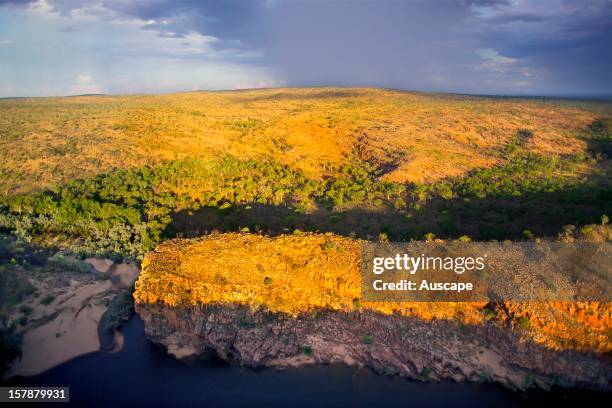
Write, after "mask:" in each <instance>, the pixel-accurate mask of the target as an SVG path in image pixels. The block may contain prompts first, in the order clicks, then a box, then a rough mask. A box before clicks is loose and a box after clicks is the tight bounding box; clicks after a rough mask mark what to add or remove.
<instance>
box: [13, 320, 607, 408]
mask: <svg viewBox="0 0 612 408" xmlns="http://www.w3.org/2000/svg"><path fill="white" fill-rule="evenodd" d="M122 331H123V334H124V336H125V344H124V348H123V350H122V351H120V352H117V353H105V352H99V353H93V354H90V355H87V356H83V357H79V358H77V359H75V360H72V361H70V362H68V363H65V364H62V365H61V366H58V367H56V368H54V369H52V370H50V371H48V372H46V373H43V374H41V375H38V376H36V377H31V378H20V379H13V380H11V381H10V384H14V385H22V386H26V385H27V386H35V385H45V386H70V399H71V402H73V403H79V405H84V406H89V407H91V406H117V405H130V406H135V405H138V406H140V405H146V406H149V407H151V406H184V405H193V406H213V407H242V406H245V407H246V406H248V407H257V406H264V405H265V406H267V407H273V406H292V407H309V406H317V407H318V406H331V407H346V406H355V407H360V406H361V407H392V406H404V407H439V406H445V407H446V406H456V407H478V406H487V407H489V406H495V407H515V406H525V405H531V406H538V407H541V406H547V405H553V406H556V407H558V406H561V405H567V406H576V404H578V403H580V404H589V405H588V406H589V407H592V406H596V405H601V406H603V403H604V402H605V398H606V397H609V395H601V394H594V393H585V392H575V391H574V392H571V393H562V392H560V391H556V392H554V393H542V392H540V393H535V394H533V395H530V396H529V397H525V396H521V395H519V394H516V393H513V392H511V391H509V390H506V389H504V388H503V387H501V386H498V385H492V384H467V383H461V384H458V383H453V382H442V383H420V382H415V381H408V380H405V379H402V378H397V377H384V376H381V375H377V374H374V373H372V372H371V371H370V370H359V371H356V370H354V369H351V368H348V367H345V366H342V365H339V366H314V367H305V368H299V369H290V370H286V371H282V372H278V371H275V370H268V369H263V370H251V369H247V368H242V367H239V366H237V365H234V364H226V363H224V362H221V361H219V360H218V359H215V358H210V359H207V360H197V361H191V362H182V361H178V360H176V359H174V358H172V357H170V356H168V355H167V354H166V352H165V350H164V349H163V348H161V347H159V346H157V345H154V344H152V343H150V342H149V341H147V339H146V338H145V336H144V331H143V324H142V321H141V320H140V319H139V318H138V317H133V318H131V319H130V320H129V321H128V322H127V324H126V325H125V326H124V328H123V330H122ZM585 406H586V405H585Z"/></svg>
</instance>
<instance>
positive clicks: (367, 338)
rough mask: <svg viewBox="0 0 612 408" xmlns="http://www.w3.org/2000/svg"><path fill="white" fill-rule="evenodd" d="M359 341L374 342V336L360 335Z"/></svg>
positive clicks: (364, 342)
mask: <svg viewBox="0 0 612 408" xmlns="http://www.w3.org/2000/svg"><path fill="white" fill-rule="evenodd" d="M361 341H362V342H363V344H372V343H373V342H374V338H373V337H372V335H371V334H364V335H363V336H361Z"/></svg>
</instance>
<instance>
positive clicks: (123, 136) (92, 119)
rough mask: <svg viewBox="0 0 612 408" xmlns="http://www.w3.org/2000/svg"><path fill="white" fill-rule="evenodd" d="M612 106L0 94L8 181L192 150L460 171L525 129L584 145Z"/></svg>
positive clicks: (412, 176) (431, 98) (315, 164)
mask: <svg viewBox="0 0 612 408" xmlns="http://www.w3.org/2000/svg"><path fill="white" fill-rule="evenodd" d="M610 111H611V108H610V105H609V104H606V103H586V102H575V101H574V102H570V101H554V100H551V101H542V100H522V99H496V98H477V97H467V96H453V95H430V94H418V93H408V92H398V91H391V90H380V89H336V88H313V89H271V90H260V91H241V92H215V93H210V92H208V93H205V92H201V93H200V92H198V93H186V94H173V95H155V96H144V95H142V96H87V97H71V98H41V99H14V100H2V101H0V134H1V135H2V139H1V141H0V152H1V153H2V157H3V158H4V160H3V161H2V163H0V175H1V177H0V191H2V192H4V193H5V194H13V193H19V192H28V191H31V190H40V189H44V188H48V187H51V186H53V185H55V184H57V183H65V182H67V181H69V180H71V179H74V178H85V177H91V176H95V175H98V174H105V173H109V172H111V171H113V170H114V169H120V168H133V167H140V166H143V165H146V164H155V163H160V162H162V161H164V160H177V159H178V160H180V159H185V158H189V157H197V158H199V159H216V158H218V157H220V156H221V157H223V156H226V155H231V156H234V157H237V158H241V159H256V160H264V161H265V160H269V159H273V160H274V161H277V162H279V163H280V164H283V165H287V166H290V167H292V168H294V169H296V170H301V171H303V172H304V173H305V174H306V175H307V176H308V177H311V178H321V177H324V176H326V175H333V174H334V169H335V168H338V167H339V166H341V165H343V164H345V165H346V164H349V165H351V164H354V163H355V161H356V160H360V161H367V162H370V163H372V164H374V165H375V166H376V167H378V168H381V169H384V171H385V173H386V174H385V175H384V178H385V179H387V180H389V181H397V182H418V183H422V182H430V181H434V180H439V179H441V178H444V177H447V176H459V175H463V174H465V173H467V172H468V171H470V170H471V169H474V168H479V167H490V166H492V165H494V164H496V163H498V162H500V161H501V160H503V155H502V154H501V153H502V151H503V147H504V146H505V145H506V144H507V143H508V142H509V141H511V139H512V138H513V137H514V135H515V134H516V133H517V131H518V130H520V129H527V130H529V131H530V132H531V133H532V134H533V138H532V140H530V141H529V148H530V149H531V150H532V151H534V152H538V153H542V154H547V155H560V154H572V153H579V152H583V151H584V150H585V149H586V147H587V146H586V143H585V141H583V140H581V139H580V138H579V137H578V136H580V135H581V134H582V133H584V132H585V129H587V126H588V125H589V124H590V123H592V122H593V121H594V120H595V119H597V118H599V117H602V116H603V117H606V118H609V116H610Z"/></svg>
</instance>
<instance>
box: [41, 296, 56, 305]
mask: <svg viewBox="0 0 612 408" xmlns="http://www.w3.org/2000/svg"><path fill="white" fill-rule="evenodd" d="M53 300H55V296H53V295H47V296H45V297H44V298H42V300H41V301H40V303H41V304H43V305H45V306H47V305H49V304H51V302H53Z"/></svg>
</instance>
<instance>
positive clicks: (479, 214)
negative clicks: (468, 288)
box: [163, 180, 612, 240]
mask: <svg viewBox="0 0 612 408" xmlns="http://www.w3.org/2000/svg"><path fill="white" fill-rule="evenodd" d="M603 214H612V190H611V189H610V188H609V186H608V185H607V183H606V182H605V180H600V182H597V183H595V184H591V185H589V186H588V187H586V186H583V185H579V186H575V187H572V188H568V189H564V190H561V191H556V192H550V193H529V194H523V195H521V196H509V195H497V196H495V197H485V198H481V199H478V198H462V197H459V198H453V199H449V200H445V199H442V198H434V199H430V200H429V201H428V202H426V203H425V204H423V205H422V206H420V208H417V209H402V210H394V209H389V208H386V209H376V208H369V209H368V208H353V209H347V210H345V211H341V212H338V211H332V210H329V209H327V208H325V207H324V206H323V205H319V206H318V208H317V209H316V210H314V211H312V212H309V213H303V212H299V211H296V210H295V209H293V208H292V206H291V205H290V204H284V205H279V206H274V205H267V204H248V205H246V204H245V205H235V206H232V207H230V208H226V209H219V208H217V207H202V208H200V209H197V210H182V211H178V212H176V213H174V214H173V215H172V217H171V218H172V221H171V223H170V224H169V225H168V226H167V228H166V230H165V231H164V234H163V235H164V236H165V237H174V236H177V235H179V236H185V237H194V236H199V235H202V234H206V233H208V232H211V231H219V232H229V231H238V230H241V229H244V230H245V231H246V228H248V231H250V232H262V233H265V234H270V235H276V234H282V233H287V232H293V231H294V230H296V229H299V230H302V231H312V232H314V231H320V232H334V233H336V234H339V235H345V236H355V237H359V238H364V239H376V238H378V237H379V234H381V233H384V234H386V236H387V238H389V239H391V240H408V239H422V238H423V236H424V235H425V234H427V233H433V234H435V235H436V236H437V237H442V238H457V237H460V236H462V235H467V236H469V237H470V238H472V239H474V240H491V239H494V240H502V239H524V238H530V237H531V236H532V235H533V236H555V235H557V234H558V233H560V232H562V231H563V230H564V227H565V226H567V225H585V224H591V223H597V222H599V221H600V220H601V217H602V215H603Z"/></svg>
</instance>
